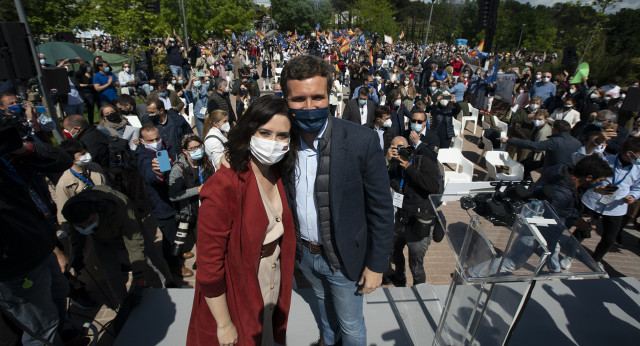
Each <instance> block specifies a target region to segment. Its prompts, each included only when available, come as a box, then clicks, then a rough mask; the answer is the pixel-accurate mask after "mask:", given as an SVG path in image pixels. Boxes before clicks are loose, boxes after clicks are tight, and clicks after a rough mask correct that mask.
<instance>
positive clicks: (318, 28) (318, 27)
mask: <svg viewBox="0 0 640 346" xmlns="http://www.w3.org/2000/svg"><path fill="white" fill-rule="evenodd" d="M318 30H320V23H318V24H316V31H318Z"/></svg>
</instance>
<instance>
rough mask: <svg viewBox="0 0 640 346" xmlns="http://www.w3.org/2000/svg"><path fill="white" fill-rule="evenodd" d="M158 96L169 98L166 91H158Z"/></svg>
mask: <svg viewBox="0 0 640 346" xmlns="http://www.w3.org/2000/svg"><path fill="white" fill-rule="evenodd" d="M158 96H160V97H162V98H167V96H169V93H168V92H167V91H158Z"/></svg>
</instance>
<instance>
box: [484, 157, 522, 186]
mask: <svg viewBox="0 0 640 346" xmlns="http://www.w3.org/2000/svg"><path fill="white" fill-rule="evenodd" d="M484 158H485V160H486V162H487V179H486V180H490V179H492V180H498V181H500V180H510V181H519V180H522V178H523V177H524V166H523V165H522V164H521V163H520V162H518V161H516V160H514V159H512V158H511V156H510V155H509V153H507V152H505V151H487V152H486V155H485V157H484ZM496 166H507V167H509V173H498V172H497V169H496Z"/></svg>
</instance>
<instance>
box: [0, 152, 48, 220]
mask: <svg viewBox="0 0 640 346" xmlns="http://www.w3.org/2000/svg"><path fill="white" fill-rule="evenodd" d="M0 162H2V170H3V171H4V173H5V174H6V175H7V177H9V179H11V180H13V181H15V182H16V183H18V185H20V186H22V188H23V189H25V190H26V191H27V192H28V193H29V197H30V198H31V200H32V201H33V203H34V204H35V205H36V207H38V209H39V210H40V212H41V213H42V215H44V217H45V218H47V219H48V218H50V217H51V211H50V210H49V207H47V204H46V203H45V202H44V200H43V199H42V197H40V195H39V194H38V193H37V192H36V191H35V190H34V189H33V188H32V187H31V186H29V184H27V182H26V181H24V179H23V178H22V177H21V176H20V174H19V173H18V171H16V168H15V167H13V165H12V164H10V163H9V161H7V159H5V158H2V159H0Z"/></svg>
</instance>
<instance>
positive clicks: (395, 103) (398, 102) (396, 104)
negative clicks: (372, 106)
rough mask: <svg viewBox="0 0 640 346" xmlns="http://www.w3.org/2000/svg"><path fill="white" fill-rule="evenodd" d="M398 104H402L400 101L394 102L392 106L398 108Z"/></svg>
mask: <svg viewBox="0 0 640 346" xmlns="http://www.w3.org/2000/svg"><path fill="white" fill-rule="evenodd" d="M400 104H402V100H395V101H394V102H393V105H394V106H396V107H400Z"/></svg>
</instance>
